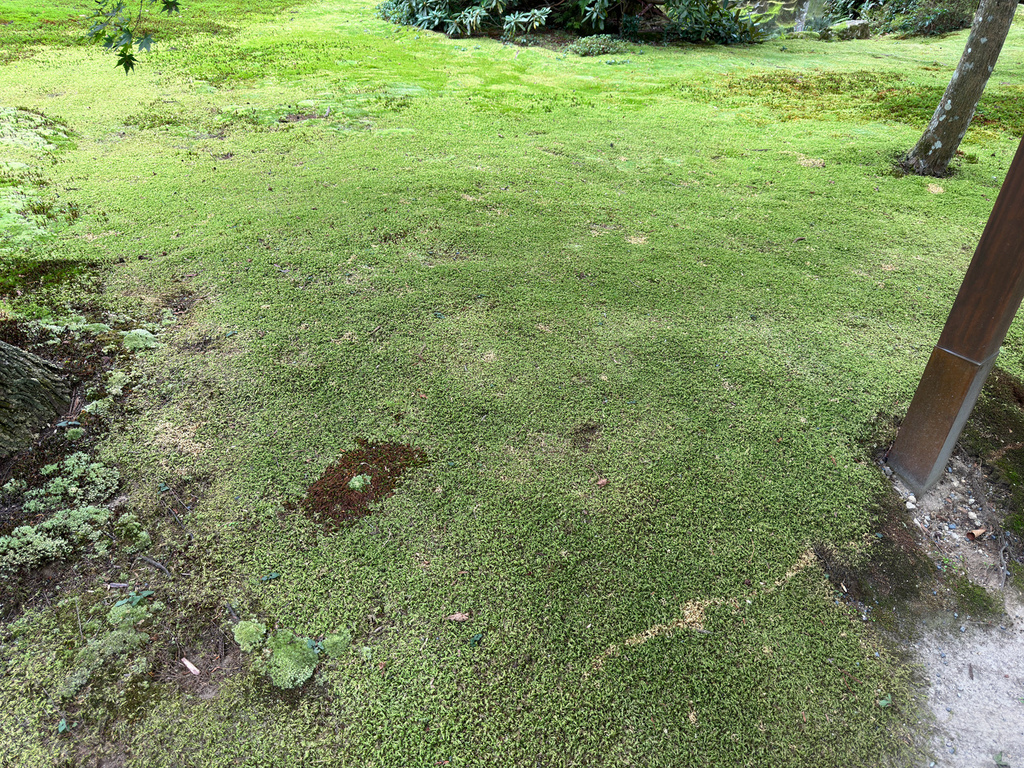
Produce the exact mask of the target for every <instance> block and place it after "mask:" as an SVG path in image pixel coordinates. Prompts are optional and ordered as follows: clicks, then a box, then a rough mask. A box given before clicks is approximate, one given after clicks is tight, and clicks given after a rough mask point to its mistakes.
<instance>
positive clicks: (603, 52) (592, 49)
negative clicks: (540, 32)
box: [566, 35, 626, 56]
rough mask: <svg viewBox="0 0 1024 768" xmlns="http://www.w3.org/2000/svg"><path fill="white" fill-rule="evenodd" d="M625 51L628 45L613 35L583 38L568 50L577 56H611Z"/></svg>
mask: <svg viewBox="0 0 1024 768" xmlns="http://www.w3.org/2000/svg"><path fill="white" fill-rule="evenodd" d="M625 49H626V44H625V43H624V42H622V40H620V39H619V38H617V37H612V36H611V35H591V36H589V37H581V38H579V39H578V40H575V41H573V42H572V43H570V44H569V46H568V47H567V48H566V50H567V51H568V52H569V53H575V54H576V55H577V56H610V55H612V54H616V53H622V52H623V51H624V50H625Z"/></svg>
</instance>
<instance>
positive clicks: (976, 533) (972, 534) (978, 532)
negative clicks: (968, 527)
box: [967, 528, 985, 541]
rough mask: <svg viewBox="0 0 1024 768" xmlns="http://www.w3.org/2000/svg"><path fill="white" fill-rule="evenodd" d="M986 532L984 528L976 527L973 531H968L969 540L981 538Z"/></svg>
mask: <svg viewBox="0 0 1024 768" xmlns="http://www.w3.org/2000/svg"><path fill="white" fill-rule="evenodd" d="M984 534H985V529H984V528H975V529H974V530H973V531H968V532H967V538H968V540H969V541H974V540H975V539H980V538H981V537H982V536H983V535H984Z"/></svg>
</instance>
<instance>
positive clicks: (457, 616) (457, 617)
mask: <svg viewBox="0 0 1024 768" xmlns="http://www.w3.org/2000/svg"><path fill="white" fill-rule="evenodd" d="M445 619H447V620H448V621H469V614H468V613H453V614H452V615H451V616H445Z"/></svg>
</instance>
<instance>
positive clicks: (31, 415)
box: [0, 341, 69, 458]
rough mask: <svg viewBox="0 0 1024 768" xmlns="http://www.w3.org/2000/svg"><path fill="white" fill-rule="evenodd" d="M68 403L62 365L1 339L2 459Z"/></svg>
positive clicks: (0, 440) (13, 451) (21, 444)
mask: <svg viewBox="0 0 1024 768" xmlns="http://www.w3.org/2000/svg"><path fill="white" fill-rule="evenodd" d="M68 402H69V396H68V386H67V383H66V382H65V380H64V377H63V375H62V374H61V369H60V366H57V365H54V364H53V363H50V362H47V361H46V360H43V359H42V358H41V357H37V356H36V355H33V354H32V353H30V352H26V351H24V350H22V349H18V348H17V347H12V346H11V345H10V344H5V343H3V342H2V341H0V458H3V457H5V456H10V455H11V454H12V453H15V452H16V451H18V450H20V449H21V448H23V447H24V446H25V445H26V444H27V443H28V442H29V441H31V439H32V434H33V430H35V429H37V428H38V427H39V426H40V425H42V424H45V423H46V422H47V421H49V420H50V419H52V418H53V416H54V415H55V414H57V413H59V412H60V411H61V410H63V409H64V408H67V406H68Z"/></svg>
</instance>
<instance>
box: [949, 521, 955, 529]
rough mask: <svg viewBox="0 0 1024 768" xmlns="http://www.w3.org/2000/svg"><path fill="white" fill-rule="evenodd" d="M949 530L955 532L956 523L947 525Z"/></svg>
mask: <svg viewBox="0 0 1024 768" xmlns="http://www.w3.org/2000/svg"><path fill="white" fill-rule="evenodd" d="M949 530H951V531H955V530H956V523H950V524H949Z"/></svg>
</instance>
